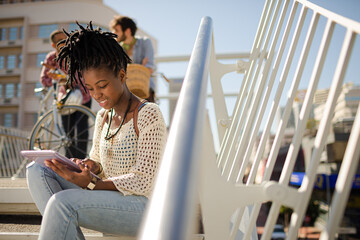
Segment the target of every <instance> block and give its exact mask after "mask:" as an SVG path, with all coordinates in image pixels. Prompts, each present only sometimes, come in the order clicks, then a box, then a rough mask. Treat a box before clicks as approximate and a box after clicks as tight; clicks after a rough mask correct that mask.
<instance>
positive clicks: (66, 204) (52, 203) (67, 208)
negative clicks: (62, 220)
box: [45, 190, 74, 214]
mask: <svg viewBox="0 0 360 240" xmlns="http://www.w3.org/2000/svg"><path fill="white" fill-rule="evenodd" d="M69 192H71V191H69V190H64V191H60V192H57V193H55V194H53V195H52V196H51V197H50V199H49V201H48V203H47V205H46V210H50V211H53V212H54V211H55V212H62V213H68V214H69V213H70V214H72V213H73V212H74V209H73V203H72V202H71V201H69V196H71V193H69ZM46 210H45V211H46Z"/></svg>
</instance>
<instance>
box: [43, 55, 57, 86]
mask: <svg viewBox="0 0 360 240" xmlns="http://www.w3.org/2000/svg"><path fill="white" fill-rule="evenodd" d="M55 58H56V53H55V51H52V52H49V53H48V54H47V55H46V57H45V60H44V63H46V64H47V65H50V66H52V67H56V61H55ZM50 70H51V69H50V68H47V67H45V66H43V67H42V69H41V73H40V82H41V84H42V85H43V86H44V87H51V86H52V79H51V78H50V77H49V76H48V72H49V71H50Z"/></svg>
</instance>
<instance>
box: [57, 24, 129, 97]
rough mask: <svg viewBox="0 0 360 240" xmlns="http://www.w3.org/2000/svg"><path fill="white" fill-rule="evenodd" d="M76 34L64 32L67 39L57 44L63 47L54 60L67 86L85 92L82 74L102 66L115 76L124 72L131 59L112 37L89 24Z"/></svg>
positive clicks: (76, 31)
mask: <svg viewBox="0 0 360 240" xmlns="http://www.w3.org/2000/svg"><path fill="white" fill-rule="evenodd" d="M76 23H77V25H78V26H79V27H80V29H78V30H74V31H71V32H70V33H68V32H66V31H65V30H63V31H64V33H65V34H66V36H67V38H66V39H65V40H62V41H61V42H60V43H65V45H64V47H62V48H61V50H60V53H59V55H58V57H57V62H58V63H59V66H60V67H61V68H62V69H65V71H66V72H67V73H68V75H69V77H68V80H67V85H68V86H70V87H73V86H74V85H79V84H80V85H81V86H82V87H83V88H84V90H85V91H86V87H85V86H84V83H83V81H82V79H83V78H82V72H83V71H84V70H87V69H90V68H97V67H100V66H105V67H107V68H109V69H110V70H112V71H113V72H114V74H115V76H117V75H118V73H119V72H120V70H121V69H124V71H125V72H126V67H127V64H128V63H131V59H130V58H129V56H128V55H127V54H126V53H125V51H124V50H123V48H122V47H121V46H120V45H119V43H118V42H117V41H116V40H115V38H116V37H117V35H116V34H114V33H111V32H102V31H101V29H100V28H99V27H98V28H97V29H93V26H92V23H91V21H90V23H89V24H88V25H87V27H86V28H85V27H83V26H81V25H80V24H79V23H78V22H76Z"/></svg>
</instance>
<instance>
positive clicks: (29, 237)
mask: <svg viewBox="0 0 360 240" xmlns="http://www.w3.org/2000/svg"><path fill="white" fill-rule="evenodd" d="M40 224H41V215H40V213H39V211H38V209H37V208H36V205H35V203H34V202H33V200H32V198H31V195H30V192H29V190H28V187H27V184H26V179H25V178H17V179H10V178H0V240H22V239H26V240H33V239H34V240H35V239H38V237H39V231H40ZM82 231H83V233H84V235H85V238H86V239H87V240H100V239H101V240H115V239H119V240H134V239H136V238H135V237H128V236H113V235H107V234H103V233H101V232H97V231H93V230H90V229H86V228H82ZM192 239H193V240H204V236H203V234H194V235H193V238H192Z"/></svg>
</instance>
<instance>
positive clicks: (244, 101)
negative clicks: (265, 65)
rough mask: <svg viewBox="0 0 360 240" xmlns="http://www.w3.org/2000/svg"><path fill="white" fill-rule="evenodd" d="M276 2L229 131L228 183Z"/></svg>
mask: <svg viewBox="0 0 360 240" xmlns="http://www.w3.org/2000/svg"><path fill="white" fill-rule="evenodd" d="M275 2H276V1H271V2H270V4H269V8H268V10H267V13H266V17H265V21H264V25H263V26H262V29H261V32H260V37H259V41H258V43H257V46H256V48H257V51H256V54H258V53H260V58H259V57H256V58H254V59H250V61H251V62H250V69H249V70H248V72H247V73H249V74H246V75H245V78H244V79H245V86H244V89H241V95H239V101H238V103H237V105H236V112H235V114H237V115H238V116H236V115H235V117H234V119H239V120H238V121H237V122H236V125H234V126H236V127H235V130H233V129H234V128H232V126H233V125H231V126H230V130H229V133H230V134H229V135H231V136H232V138H231V145H230V148H229V150H230V151H228V152H227V153H226V154H225V160H224V166H223V169H222V174H223V175H224V176H226V177H227V180H228V181H229V180H231V177H232V171H233V168H234V165H235V164H236V163H235V161H234V155H235V150H234V149H236V147H235V146H236V145H237V141H238V139H239V135H240V133H241V132H242V131H243V129H244V124H245V119H246V117H247V116H248V114H249V105H250V103H251V101H252V99H253V94H254V93H255V86H256V84H257V81H256V78H255V77H256V76H257V75H258V72H259V71H260V69H261V64H262V62H263V61H261V58H263V57H264V55H263V49H261V47H262V46H263V42H264V39H265V36H266V32H267V28H268V26H269V24H270V20H271V16H272V10H273V9H274V6H275ZM254 79H255V80H254ZM233 122H235V121H233Z"/></svg>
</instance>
